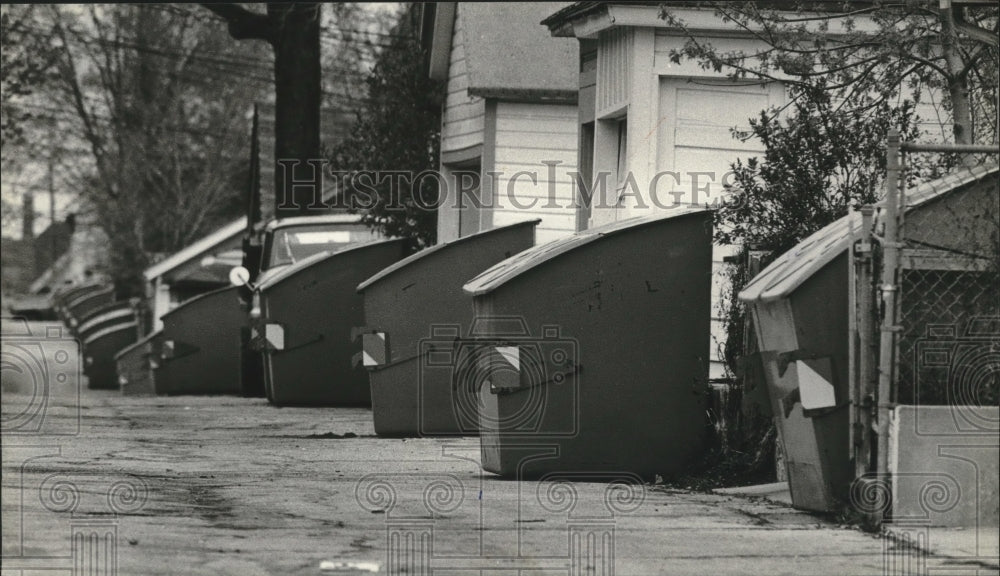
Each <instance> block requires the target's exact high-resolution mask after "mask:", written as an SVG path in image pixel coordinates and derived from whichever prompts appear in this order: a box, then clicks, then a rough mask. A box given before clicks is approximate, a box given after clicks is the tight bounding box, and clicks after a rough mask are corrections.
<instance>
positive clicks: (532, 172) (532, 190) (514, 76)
mask: <svg viewBox="0 0 1000 576" xmlns="http://www.w3.org/2000/svg"><path fill="white" fill-rule="evenodd" d="M563 5H565V4H563ZM558 7H559V5H552V4H544V3H531V2H511V3H499V2H483V3H476V2H439V3H426V4H424V14H423V23H424V24H423V31H422V34H421V35H422V37H423V39H424V43H425V47H426V48H427V49H428V52H429V74H430V76H431V78H434V79H438V80H441V81H444V82H446V83H447V97H446V99H445V102H444V103H443V107H444V108H443V117H442V124H441V171H442V174H443V175H444V176H445V178H444V180H445V182H448V181H453V180H452V179H453V178H454V175H455V173H456V172H457V171H469V172H471V173H474V174H478V175H479V179H478V182H473V181H472V179H471V178H469V179H468V181H467V182H466V184H467V185H466V186H465V189H466V190H467V193H465V194H464V199H465V200H467V201H465V202H462V203H459V196H460V195H459V193H458V191H457V189H456V188H457V187H456V186H449V185H443V186H442V192H444V194H443V195H442V196H443V198H442V203H441V206H440V208H439V209H438V240H439V241H442V242H443V241H448V240H453V239H455V238H459V237H462V236H467V235H469V234H472V233H475V232H478V231H480V230H486V229H489V228H492V227H494V226H503V225H505V224H512V223H514V222H518V221H522V220H527V219H533V218H541V220H542V222H541V224H540V225H539V226H538V229H537V241H538V242H545V241H547V240H551V239H554V238H558V237H560V236H564V235H566V234H570V233H572V232H574V231H575V230H576V228H577V225H576V210H575V208H574V206H573V204H574V202H573V183H572V181H571V180H570V176H569V174H570V173H571V172H573V171H575V170H576V160H577V149H578V134H577V105H576V102H577V80H578V78H577V71H576V63H577V58H578V56H577V52H578V48H577V43H576V42H575V41H573V40H571V39H567V38H553V37H551V35H549V34H548V32H547V31H546V30H545V28H544V27H543V26H541V25H540V22H541V20H542V19H543V18H544V17H545V16H547V15H548V14H550V13H551V12H552V10H553V9H554V8H558ZM553 175H554V176H553ZM473 196H475V197H477V198H478V199H479V202H478V203H477V202H473V201H472V200H471V199H472V198H473Z"/></svg>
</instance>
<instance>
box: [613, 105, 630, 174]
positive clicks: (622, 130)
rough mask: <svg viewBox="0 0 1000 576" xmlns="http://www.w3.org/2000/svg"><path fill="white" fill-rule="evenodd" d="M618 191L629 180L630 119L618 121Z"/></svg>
mask: <svg viewBox="0 0 1000 576" xmlns="http://www.w3.org/2000/svg"><path fill="white" fill-rule="evenodd" d="M616 175H617V182H618V189H619V190H621V188H622V186H624V185H625V181H626V179H627V178H628V118H627V117H626V118H622V119H621V120H619V121H618V164H617V166H616Z"/></svg>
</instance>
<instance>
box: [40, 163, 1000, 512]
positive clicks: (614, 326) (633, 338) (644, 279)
mask: <svg viewBox="0 0 1000 576" xmlns="http://www.w3.org/2000/svg"><path fill="white" fill-rule="evenodd" d="M997 173H998V170H997V167H996V166H995V165H993V166H986V167H977V168H974V169H969V170H965V171H958V172H956V173H955V174H951V175H949V176H947V177H945V178H942V179H941V180H939V181H934V182H930V183H927V184H924V185H922V186H920V187H919V188H918V189H916V190H914V191H911V192H910V193H908V194H909V196H908V198H909V199H910V202H909V204H908V206H907V208H906V214H907V215H908V217H909V218H910V219H911V220H912V222H911V224H910V226H909V228H908V229H907V230H908V232H907V234H910V235H911V236H913V235H915V234H917V235H918V234H920V233H923V232H921V230H924V229H923V228H920V227H919V225H918V224H914V223H913V222H918V221H919V218H918V217H919V216H920V215H921V214H923V213H928V214H932V213H936V212H942V213H948V214H951V212H955V210H954V209H952V208H949V207H951V206H952V205H958V204H956V202H959V203H960V202H965V204H961V205H962V206H965V205H966V204H967V205H968V206H971V207H973V208H970V209H968V210H963V211H959V216H954V215H953V218H958V219H959V220H961V222H962V223H964V222H965V221H966V220H969V222H971V223H970V224H969V225H970V226H973V228H975V227H976V226H979V224H977V222H978V220H975V218H973V216H975V215H976V214H978V212H976V210H979V209H980V208H981V207H983V206H989V205H991V204H990V201H988V200H983V199H981V198H980V196H976V194H980V193H982V194H986V195H987V196H989V194H994V195H995V187H996V178H997ZM984 190H985V192H983V191H984ZM991 198H992V200H993V201H994V202H995V197H991ZM948 210H951V212H949V211H948ZM967 213H968V214H971V215H972V216H966V214H967ZM957 221H958V220H956V222H957ZM537 224H538V221H537V220H535V221H527V222H521V223H517V224H513V225H509V226H503V227H498V228H495V229H491V230H488V231H485V232H481V233H478V234H475V235H471V236H468V237H465V238H461V239H459V240H455V241H452V242H446V243H442V244H439V245H436V246H433V247H430V248H426V249H424V250H422V251H419V252H416V253H412V254H409V253H408V252H409V251H408V249H407V245H406V243H405V242H404V241H403V240H400V239H385V238H378V237H373V236H372V233H371V232H370V231H367V230H365V229H364V227H363V226H361V224H360V222H359V221H358V219H357V217H351V216H348V215H339V216H324V217H308V218H292V219H285V220H282V221H279V222H274V223H272V224H270V225H269V226H268V227H267V229H266V230H265V233H264V235H263V243H262V250H261V253H262V258H261V263H260V266H259V269H258V270H255V271H250V270H247V269H244V268H242V267H240V268H236V269H234V270H233V273H232V274H231V275H230V276H231V283H232V285H230V286H227V287H224V288H220V289H218V290H215V291H211V292H208V293H205V294H202V295H200V296H197V297H194V298H191V299H189V300H187V301H186V302H184V303H182V304H181V305H179V306H178V307H176V308H175V309H173V310H171V311H170V312H168V313H167V314H165V315H164V316H163V317H162V323H163V327H162V329H161V330H158V331H155V332H153V333H151V334H147V335H144V336H142V337H141V338H140V335H139V334H138V332H137V326H138V325H137V323H136V321H135V319H134V314H133V312H132V307H133V306H134V303H131V302H115V301H114V299H113V295H112V294H111V292H110V290H109V289H107V288H103V287H100V286H96V285H92V286H83V287H79V288H75V289H73V290H69V291H64V292H62V293H60V294H58V295H57V311H58V312H59V314H60V315H61V317H62V318H63V319H64V320H65V321H66V323H67V324H68V325H69V326H70V327H71V328H72V329H73V330H74V332H75V333H76V335H77V337H78V338H79V339H80V340H81V342H82V343H83V345H84V349H85V357H86V362H85V366H86V370H87V375H88V376H89V378H90V385H91V386H92V387H95V388H115V387H119V386H120V387H121V389H122V391H123V392H124V393H126V394H152V393H157V394H244V395H255V394H259V395H262V396H263V395H266V397H267V398H268V399H269V401H270V402H272V403H274V404H277V405H303V406H371V407H372V414H373V418H374V427H375V432H376V433H377V434H379V435H381V436H403V437H405V436H449V435H479V437H480V439H481V455H482V458H481V462H482V467H483V469H484V470H487V471H490V472H494V473H497V474H500V475H503V476H515V477H531V476H538V475H542V474H545V473H548V472H553V471H562V472H565V471H572V472H574V473H583V474H585V473H588V472H592V473H595V474H597V475H604V476H606V475H607V474H608V473H629V474H639V475H643V476H645V477H652V476H653V475H655V474H672V473H676V472H679V471H682V470H684V469H685V467H687V466H688V465H689V464H690V463H691V461H692V460H693V459H695V458H697V457H698V456H699V455H701V454H702V452H703V451H704V450H705V447H706V441H707V439H708V438H707V435H708V430H709V427H708V426H707V422H706V420H707V419H706V409H707V394H706V390H707V386H706V384H707V380H708V367H709V342H710V336H709V334H710V319H711V315H712V301H711V294H712V216H711V213H710V212H709V211H707V210H702V209H696V208H691V209H683V210H674V211H671V212H668V213H665V214H661V215H654V216H647V217H641V218H632V219H628V220H623V221H620V222H617V223H614V224H610V225H607V226H603V227H598V228H594V229H590V230H586V231H582V232H578V233H576V234H573V235H571V236H568V237H564V238H562V239H559V240H556V241H553V242H549V243H545V244H541V245H538V246H535V227H536V226H537ZM963 225H964V224H963ZM955 226H958V224H956V225H955ZM857 228H858V222H857V216H848V217H844V218H842V219H841V220H838V221H836V222H834V223H832V224H831V225H830V226H828V227H827V228H824V229H823V230H821V231H819V232H817V233H816V234H814V235H813V236H811V237H809V238H807V239H805V240H804V241H803V242H802V243H801V244H800V245H799V246H798V247H796V248H795V249H793V250H791V251H789V252H788V253H787V254H785V255H784V256H782V257H781V258H779V259H778V260H777V261H776V262H774V263H773V264H772V265H770V266H769V267H767V268H766V269H765V270H764V271H762V272H761V273H760V274H759V275H758V276H757V277H756V278H755V279H754V280H753V281H752V282H751V283H750V284H749V285H748V286H747V287H746V289H745V290H744V292H743V293H742V294H741V298H742V299H743V300H744V301H745V302H747V303H748V304H749V305H750V308H751V311H752V313H753V317H754V321H755V322H754V325H755V328H756V331H757V336H758V341H759V343H760V346H761V358H762V363H763V366H762V368H763V370H764V373H765V375H766V380H767V386H768V390H769V396H770V405H771V406H770V408H771V409H772V411H773V414H774V416H775V419H776V422H777V424H778V429H779V433H780V436H781V439H782V441H783V444H784V452H785V454H786V459H787V465H788V475H789V480H790V486H791V492H792V498H793V502H794V503H795V505H796V506H798V507H801V508H806V509H812V510H833V509H836V508H837V507H838V506H839V505H840V504H841V503H843V502H846V501H847V499H848V494H847V492H848V489H849V485H850V482H851V458H852V456H851V454H850V448H849V444H850V440H849V438H848V434H849V433H848V430H849V427H850V425H851V424H850V419H849V416H848V411H849V407H850V405H851V398H850V392H849V380H850V379H849V378H848V374H847V366H848V346H849V343H848V339H847V337H846V336H845V335H846V334H847V333H848V326H847V324H848V318H849V315H850V313H851V311H850V307H849V296H848V287H849V285H850V282H849V281H848V279H849V252H850V247H851V246H852V242H853V238H854V232H852V230H857ZM927 230H930V229H927ZM927 230H924V232H926V231H927ZM914 237H916V236H914ZM935 242H937V244H940V243H941V242H943V240H935ZM937 244H936V245H937ZM961 248H962V249H963V250H965V251H966V252H967V251H968V250H966V249H965V248H964V247H961ZM917 304H919V302H918V303H917ZM987 308H988V309H989V310H993V311H995V310H996V303H995V302H993V303H992V304H991V305H990V306H988V307H987Z"/></svg>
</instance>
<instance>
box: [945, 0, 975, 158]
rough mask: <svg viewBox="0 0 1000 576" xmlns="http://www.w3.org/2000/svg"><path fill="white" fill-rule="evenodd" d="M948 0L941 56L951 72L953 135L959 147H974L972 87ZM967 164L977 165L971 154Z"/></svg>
mask: <svg viewBox="0 0 1000 576" xmlns="http://www.w3.org/2000/svg"><path fill="white" fill-rule="evenodd" d="M954 10H956V8H953V7H952V6H951V2H950V1H949V0H942V2H941V10H940V13H941V53H942V55H943V56H944V59H945V66H946V67H947V69H948V78H947V79H946V80H947V82H948V96H949V97H950V99H951V114H952V133H953V134H954V136H955V143H956V144H972V143H973V140H975V134H974V133H973V125H972V105H971V103H970V101H969V87H968V84H967V82H966V81H965V75H964V74H963V70H964V68H965V63H964V62H963V61H962V56H961V54H959V51H958V31H957V29H956V28H955V13H954ZM965 158H966V162H967V163H968V162H969V161H973V162H974V161H975V158H974V157H973V156H972V155H971V154H966V155H965Z"/></svg>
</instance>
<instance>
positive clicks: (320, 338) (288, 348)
mask: <svg viewBox="0 0 1000 576" xmlns="http://www.w3.org/2000/svg"><path fill="white" fill-rule="evenodd" d="M324 339H325V338H324V336H323V335H322V334H317V335H316V337H315V338H313V339H311V340H306V341H305V342H302V343H301V344H296V345H295V346H285V347H284V348H281V349H280V350H269V352H270V353H271V354H276V353H278V352H291V351H292V350H298V349H299V348H305V347H306V346H310V345H312V344H315V343H317V342H322V341H323V340H324Z"/></svg>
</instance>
